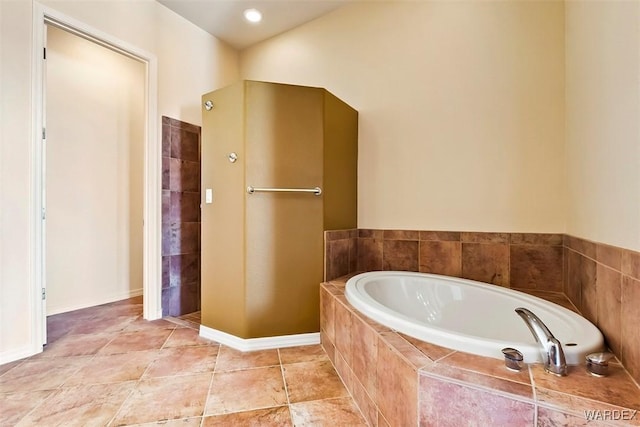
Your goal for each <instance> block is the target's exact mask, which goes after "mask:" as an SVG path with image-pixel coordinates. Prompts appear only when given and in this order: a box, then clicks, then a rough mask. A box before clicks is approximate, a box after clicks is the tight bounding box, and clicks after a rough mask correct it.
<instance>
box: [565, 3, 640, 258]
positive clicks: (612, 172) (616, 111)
mask: <svg viewBox="0 0 640 427" xmlns="http://www.w3.org/2000/svg"><path fill="white" fill-rule="evenodd" d="M566 20H567V31H566V51H567V67H566V73H567V77H566V79H567V92H566V93H567V95H566V103H567V154H566V156H567V181H568V196H569V199H568V204H567V207H568V210H567V233H568V234H571V235H574V236H578V237H582V238H586V239H590V240H595V241H597V242H602V243H607V244H610V245H615V246H622V247H625V248H629V249H633V250H640V79H639V77H640V3H639V2H637V1H608V2H575V1H571V2H567V4H566Z"/></svg>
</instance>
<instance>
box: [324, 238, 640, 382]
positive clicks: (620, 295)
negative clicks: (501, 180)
mask: <svg viewBox="0 0 640 427" xmlns="http://www.w3.org/2000/svg"><path fill="white" fill-rule="evenodd" d="M325 239H326V257H325V258H326V261H325V263H326V265H325V271H326V274H325V280H332V279H335V278H337V277H341V276H343V275H346V274H350V273H354V272H357V271H375V270H405V271H420V272H423V273H435V274H445V275H448V276H454V277H462V278H465V279H472V280H479V281H481V282H487V283H493V284H496V285H500V286H505V287H509V288H513V289H517V290H521V291H525V292H527V293H529V294H532V295H536V296H539V297H542V298H545V299H547V300H550V301H552V302H556V303H561V304H562V300H565V301H566V298H565V296H566V297H567V298H568V299H569V300H570V301H571V302H572V303H573V305H575V307H577V308H578V311H580V312H581V314H582V315H584V316H585V317H586V318H587V319H589V320H591V322H593V323H594V324H595V325H596V326H598V327H599V328H600V330H601V331H602V332H603V334H604V336H605V339H606V341H607V343H608V345H609V347H610V348H611V349H612V351H613V352H614V353H615V354H616V356H617V357H618V359H619V360H620V361H621V362H622V364H623V365H624V366H625V368H626V369H627V370H628V371H629V373H630V374H631V376H632V377H633V378H634V379H635V381H636V382H637V383H640V328H638V326H637V325H640V253H638V252H634V251H631V250H627V249H621V248H616V247H613V246H609V245H604V244H601V243H595V242H590V241H587V240H584V239H579V238H576V237H572V236H568V235H563V234H539V233H479V232H449V231H407V230H370V229H360V230H338V231H328V232H326V235H325ZM569 305H571V304H569ZM571 308H572V307H571Z"/></svg>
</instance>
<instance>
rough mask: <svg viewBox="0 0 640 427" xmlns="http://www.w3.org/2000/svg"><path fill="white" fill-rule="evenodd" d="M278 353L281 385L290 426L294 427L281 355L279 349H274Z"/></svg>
mask: <svg viewBox="0 0 640 427" xmlns="http://www.w3.org/2000/svg"><path fill="white" fill-rule="evenodd" d="M276 350H277V351H278V361H279V362H280V375H282V384H283V385H284V395H285V396H286V397H287V409H288V410H289V419H290V420H291V425H292V426H295V423H294V421H293V412H292V411H291V399H289V387H287V379H286V378H285V376H284V364H283V363H282V355H281V354H280V349H279V348H278V349H276Z"/></svg>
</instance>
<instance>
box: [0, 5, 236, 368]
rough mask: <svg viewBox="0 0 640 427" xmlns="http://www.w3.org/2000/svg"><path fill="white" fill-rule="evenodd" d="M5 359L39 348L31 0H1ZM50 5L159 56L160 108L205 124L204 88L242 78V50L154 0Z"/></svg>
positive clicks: (0, 305)
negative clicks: (239, 67)
mask: <svg viewBox="0 0 640 427" xmlns="http://www.w3.org/2000/svg"><path fill="white" fill-rule="evenodd" d="M0 5H1V6H0V20H1V26H0V43H1V48H2V49H1V53H0V57H1V59H2V63H1V64H0V84H1V88H0V89H1V90H0V93H1V94H2V96H0V111H2V117H1V120H2V123H1V126H0V132H1V135H2V140H1V141H0V161H1V164H0V178H1V179H0V236H1V238H0V248H1V249H0V251H1V252H0V279H1V282H0V363H2V362H4V361H8V360H12V359H14V358H16V357H22V356H25V355H28V354H30V353H31V352H33V351H35V350H36V349H37V345H38V343H36V342H35V340H34V337H33V331H34V329H33V325H31V322H30V319H31V316H32V313H33V304H34V301H35V298H34V296H32V295H31V292H32V289H30V280H32V278H31V271H32V267H31V265H32V263H33V262H34V258H33V254H34V241H33V239H34V236H33V235H32V231H33V230H32V227H31V226H30V224H29V218H30V214H31V210H32V209H33V204H32V201H31V200H30V195H31V181H30V180H31V170H30V168H31V154H32V153H31V143H32V137H31V124H32V119H33V117H32V105H31V96H32V94H31V72H32V64H31V57H32V54H33V50H32V38H33V24H32V11H33V3H32V2H31V1H30V0H12V1H0ZM46 5H47V6H48V7H51V8H53V9H56V10H58V11H60V12H62V13H64V14H66V15H68V16H71V17H72V18H75V19H76V20H79V21H82V22H85V23H86V24H88V25H90V26H92V27H94V28H97V29H98V30H100V31H103V32H106V33H108V34H110V35H111V36H113V37H117V38H119V39H121V40H124V41H125V42H127V43H130V44H132V45H134V46H136V47H138V48H140V49H144V50H146V51H148V52H151V53H154V54H155V55H157V57H158V79H159V81H158V136H159V135H160V120H159V117H160V116H162V115H166V116H171V117H175V118H177V119H180V120H184V121H188V122H192V123H195V124H200V123H201V117H200V96H201V95H202V93H204V92H206V91H209V90H211V89H215V88H218V87H222V86H225V85H227V84H230V83H232V82H233V81H235V80H237V78H238V75H237V53H236V52H235V51H234V50H233V49H231V48H230V47H228V46H227V45H225V44H223V43H222V42H220V41H218V40H217V39H216V38H214V37H213V36H211V35H209V34H208V33H206V32H204V31H202V30H200V29H198V28H196V27H195V26H193V25H191V24H190V23H189V22H187V21H186V20H184V19H183V18H181V17H178V16H177V15H175V14H174V13H172V12H170V11H169V10H168V9H166V8H165V7H164V6H162V5H160V4H159V3H157V2H155V1H152V0H142V1H118V2H114V1H86V2H76V1H65V2H58V1H51V0H49V1H47V2H46Z"/></svg>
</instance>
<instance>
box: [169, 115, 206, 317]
mask: <svg viewBox="0 0 640 427" xmlns="http://www.w3.org/2000/svg"><path fill="white" fill-rule="evenodd" d="M198 310H200V127H199V126H196V125H192V124H189V123H185V122H181V121H180V120H176V119H171V118H169V117H162V315H163V316H180V315H182V314H186V313H192V312H194V311H198Z"/></svg>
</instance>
